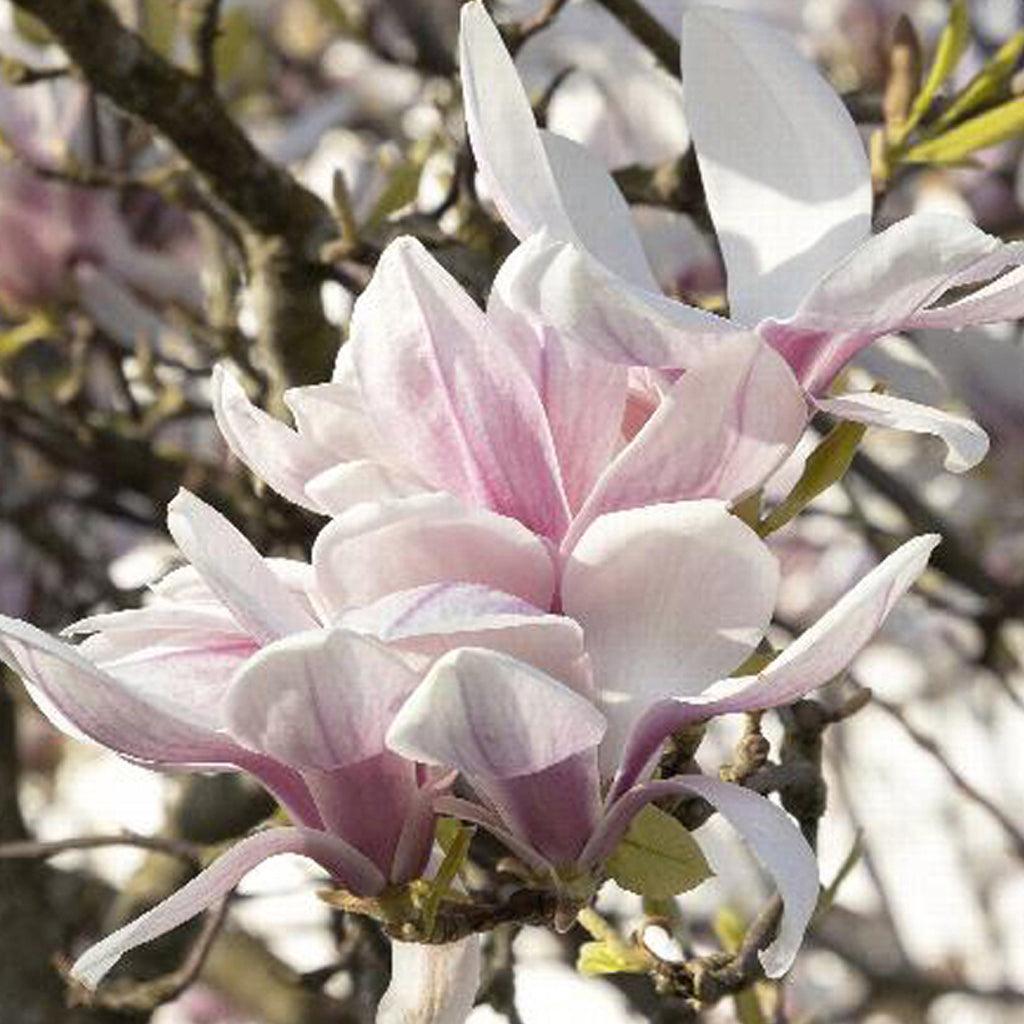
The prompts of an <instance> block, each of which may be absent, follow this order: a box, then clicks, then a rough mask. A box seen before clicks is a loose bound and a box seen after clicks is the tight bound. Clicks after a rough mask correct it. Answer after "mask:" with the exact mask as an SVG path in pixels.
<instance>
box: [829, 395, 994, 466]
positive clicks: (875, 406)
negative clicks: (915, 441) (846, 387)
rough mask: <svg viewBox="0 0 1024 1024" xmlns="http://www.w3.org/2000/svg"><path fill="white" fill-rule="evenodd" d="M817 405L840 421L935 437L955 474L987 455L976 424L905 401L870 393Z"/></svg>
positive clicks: (984, 439) (984, 438)
mask: <svg viewBox="0 0 1024 1024" xmlns="http://www.w3.org/2000/svg"><path fill="white" fill-rule="evenodd" d="M816 404H817V406H818V408H819V409H821V410H822V411H823V412H827V413H828V414H829V415H831V416H836V417H838V418H839V419H841V420H853V421H854V422H855V423H867V424H870V425H872V426H876V427H888V428H890V429H891V430H907V431H910V432H911V433H915V434H932V435H934V436H935V437H937V438H939V439H940V440H941V441H943V442H944V443H945V445H946V449H947V452H946V461H945V466H946V469H948V470H950V471H951V472H953V473H966V472H967V470H969V469H973V468H974V467H975V466H976V465H977V464H978V463H979V462H981V460H982V459H984V458H985V455H986V454H987V452H988V435H987V434H986V433H985V431H984V430H982V429H981V427H979V426H978V424H977V423H974V422H973V421H972V420H969V419H966V418H965V417H963V416H954V415H952V414H951V413H948V412H943V411H942V410H941V409H933V408H931V407H929V406H927V405H918V404H917V403H916V402H908V401H906V399H903V398H894V397H893V396H891V395H879V394H875V393H873V392H867V393H865V394H845V395H839V396H838V397H836V398H825V399H821V398H819V399H818V400H817V403H816Z"/></svg>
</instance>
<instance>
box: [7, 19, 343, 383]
mask: <svg viewBox="0 0 1024 1024" xmlns="http://www.w3.org/2000/svg"><path fill="white" fill-rule="evenodd" d="M16 5H17V6H18V7H19V8H20V9H21V10H23V11H26V12H27V13H29V14H31V15H34V16H35V17H36V18H38V19H39V20H40V21H41V22H42V23H43V24H44V25H45V26H46V27H47V28H48V29H49V30H50V32H52V33H53V35H54V37H55V38H56V39H57V40H58V42H59V43H60V44H61V45H62V46H63V47H64V49H65V51H66V52H67V54H68V56H69V57H70V59H71V60H72V61H73V63H74V64H75V65H76V67H77V68H78V70H79V71H80V72H81V74H82V75H83V76H84V78H85V79H86V80H87V81H88V83H89V84H90V86H92V87H93V88H94V89H96V90H97V91H98V92H100V93H101V94H103V95H104V96H106V97H107V98H108V99H110V100H111V101H113V102H114V103H115V104H116V105H117V106H118V107H120V108H121V109H122V110H123V111H125V112H126V113H127V114H130V115H132V116H133V117H136V118H139V119H140V120H142V121H144V122H145V123H146V124H148V125H151V126H152V127H153V128H155V129H157V130H158V131H159V132H160V133H161V134H163V135H164V136H166V137H167V139H168V140H169V141H170V142H171V143H172V144H173V145H174V147H175V148H176V149H177V150H178V152H179V153H181V155H182V156H183V157H184V158H185V160H186V161H187V162H188V164H189V166H190V167H191V168H192V169H193V170H194V171H195V172H196V173H197V175H198V176H199V178H200V180H201V182H202V183H203V185H204V186H205V188H206V189H207V190H208V191H209V192H210V194H211V195H212V196H214V197H216V199H217V200H218V201H219V202H220V203H221V204H223V205H224V206H225V207H226V208H227V209H228V210H229V211H230V212H231V213H232V214H233V215H234V216H235V217H236V218H237V219H238V221H239V222H240V224H241V226H242V231H241V234H242V236H243V240H244V242H245V246H246V252H247V255H248V262H249V270H250V273H251V275H252V277H253V279H254V283H255V284H256V291H257V294H258V295H259V296H260V300H259V305H260V307H261V312H262V314H263V315H262V319H261V339H260V340H261V346H262V349H263V355H264V358H265V360H266V361H267V362H268V364H269V367H268V369H269V370H270V372H271V374H272V376H273V378H274V383H275V386H276V390H278V391H280V390H281V389H282V388H283V387H286V386H289V385H292V384H298V383H312V382H319V381H322V380H324V379H326V378H327V376H329V370H330V364H331V359H332V357H333V353H334V349H335V348H336V346H337V338H336V335H335V331H334V329H333V328H332V326H331V325H330V324H329V323H328V321H327V319H326V317H325V315H324V310H323V307H322V304H321V301H320V283H321V274H320V272H319V269H318V267H317V263H318V261H319V252H320V248H321V247H322V245H323V244H324V243H325V242H327V241H328V240H329V239H330V238H331V237H332V236H333V235H334V234H335V226H334V222H333V219H332V217H331V214H330V211H329V210H328V209H327V207H326V206H325V205H324V204H323V203H322V202H321V201H320V200H319V199H318V198H317V197H316V196H315V195H314V194H313V193H312V192H310V191H309V190H308V189H306V188H304V187H303V186H302V185H301V184H300V183H299V182H298V181H296V180H295V178H294V177H292V176H291V175H290V174H289V173H288V171H287V170H285V169H284V168H283V167H280V166H278V165H277V164H275V163H274V162H273V161H271V160H269V159H267V157H265V156H264V155H263V154H262V153H261V152H260V151H259V150H258V149H257V148H256V147H255V146H254V145H253V144H252V142H251V141H250V140H249V138H248V137H247V136H246V135H245V133H244V132H243V131H242V130H241V129H240V128H239V126H238V125H237V123H236V122H235V121H234V120H233V119H232V118H231V116H230V115H229V114H228V113H227V111H226V109H225V108H224V106H223V105H222V104H221V103H220V102H218V101H217V100H216V98H215V97H213V96H212V95H211V92H210V90H209V89H208V88H207V87H206V85H205V83H204V81H203V79H202V78H201V77H199V76H196V75H193V74H190V73H189V72H187V71H184V70H182V69H180V68H178V67H175V66H174V65H173V64H170V63H169V62H168V61H166V60H165V59H164V58H163V57H161V56H160V54H158V53H157V52H156V51H155V50H154V49H152V47H150V46H149V45H148V44H147V43H146V41H145V40H144V39H143V38H142V37H141V36H140V35H138V34H137V33H136V32H133V31H132V30H131V29H129V28H127V27H126V26H125V25H123V24H122V23H121V21H120V20H119V19H118V18H117V15H116V14H115V13H114V12H113V10H112V9H111V8H110V7H109V6H108V5H107V4H105V3H103V2H102V0H16ZM213 6H215V5H213ZM204 38H205V37H204Z"/></svg>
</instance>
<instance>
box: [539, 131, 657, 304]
mask: <svg viewBox="0 0 1024 1024" xmlns="http://www.w3.org/2000/svg"><path fill="white" fill-rule="evenodd" d="M540 135H541V142H542V143H543V146H544V153H545V154H546V156H547V159H548V162H549V164H550V167H551V171H552V173H553V175H554V177H555V182H556V184H557V186H558V194H559V196H560V197H561V201H562V206H563V208H564V209H565V212H566V214H567V215H568V217H569V222H570V223H571V224H572V226H573V230H574V232H575V235H576V238H577V239H579V241H580V244H581V245H582V246H583V248H584V249H586V250H587V251H588V252H589V253H590V254H591V256H594V257H596V258H597V259H598V260H599V261H600V262H601V263H603V264H604V265H605V266H606V267H607V268H608V269H609V270H610V271H611V272H612V273H614V274H618V275H619V276H620V277H621V278H623V279H624V280H626V281H628V282H629V283H630V284H634V285H636V286H637V287H638V288H644V289H646V290H647V291H651V292H655V293H657V292H658V291H660V289H659V288H658V282H657V281H656V280H655V279H654V274H653V273H652V272H651V268H650V265H649V264H648V262H647V254H646V253H645V252H644V247H643V244H642V243H641V241H640V236H639V235H638V234H637V230H636V226H635V224H634V223H633V217H632V215H631V214H630V212H629V206H628V204H627V203H626V200H625V199H624V198H623V197H622V193H621V192H620V191H619V187H618V185H616V184H615V181H614V180H613V178H612V176H611V175H610V174H609V173H608V171H607V170H606V169H605V166H604V164H602V163H601V161H600V160H598V158H597V157H596V156H595V155H594V154H592V153H591V152H590V151H589V150H588V149H587V148H586V147H585V146H581V145H580V144H579V143H578V142H573V140H572V139H567V138H565V136H563V135H556V134H555V133H554V132H548V131H542V132H541V133H540ZM538 227H546V225H543V224H541V225H538Z"/></svg>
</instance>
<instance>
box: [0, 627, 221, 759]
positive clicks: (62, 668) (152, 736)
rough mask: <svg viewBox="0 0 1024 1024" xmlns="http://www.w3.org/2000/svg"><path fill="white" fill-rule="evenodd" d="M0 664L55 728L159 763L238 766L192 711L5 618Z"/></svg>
mask: <svg viewBox="0 0 1024 1024" xmlns="http://www.w3.org/2000/svg"><path fill="white" fill-rule="evenodd" d="M0 659H2V660H3V661H4V662H5V663H6V664H7V665H8V666H9V667H10V668H11V670H12V671H13V672H15V673H17V674H18V675H20V676H21V677H22V678H23V679H24V681H25V684H26V687H27V688H28V691H29V694H30V695H31V696H32V698H33V699H34V700H35V701H36V703H37V704H38V705H39V707H40V709H41V710H42V711H43V713H44V714H45V715H46V716H47V717H48V718H50V719H51V720H52V721H53V722H54V724H55V725H56V726H57V727H58V728H60V729H64V730H65V731H68V726H69V724H70V726H71V730H70V731H71V732H72V735H75V736H78V735H81V734H84V735H85V736H87V737H89V738H90V739H92V740H95V741H96V742H97V743H100V744H102V745H103V746H105V747H109V748H110V749H111V750H115V751H117V752H118V753H120V754H124V755H125V756H127V757H131V758H135V759H137V760H140V761H147V762H151V763H154V764H225V763H233V762H234V759H235V757H236V755H237V754H238V749H237V747H236V746H235V744H233V743H232V742H231V741H230V740H228V739H226V738H225V737H223V736H221V735H219V734H218V733H216V732H214V731H213V730H212V729H211V728H210V725H209V722H208V720H207V719H206V717H205V716H204V715H203V714H201V713H199V714H196V713H195V712H194V711H193V712H192V713H191V714H190V713H189V712H190V709H189V708H188V706H187V705H182V704H176V703H175V702H174V701H173V700H168V699H166V698H164V699H161V698H160V695H159V694H158V693H154V692H152V691H151V692H147V693H142V692H136V691H135V690H133V689H132V688H131V687H129V686H127V685H125V684H124V683H121V682H119V681H118V680H117V679H115V678H114V677H113V676H112V675H110V674H109V673H107V672H104V671H102V670H101V669H99V668H97V667H96V666H95V665H93V664H92V663H91V662H90V661H88V660H87V659H86V658H84V657H83V656H82V655H81V654H79V653H78V651H77V650H75V648H73V647H70V646H68V645H67V644H63V643H61V642H60V641H59V640H55V639H54V638H53V637H51V636H49V635H48V634H46V633H44V632H42V631H41V630H39V629H36V628H35V627H34V626H30V625H29V624H28V623H26V622H19V621H18V620H17V619H9V618H6V617H2V616H0Z"/></svg>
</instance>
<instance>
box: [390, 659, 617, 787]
mask: <svg viewBox="0 0 1024 1024" xmlns="http://www.w3.org/2000/svg"><path fill="white" fill-rule="evenodd" d="M604 729H605V723H604V717H603V716H602V715H601V713H600V712H599V711H598V710H597V708H595V707H594V706H593V704H591V703H590V701H588V700H586V699H585V698H583V697H581V696H580V695H579V694H577V693H574V692H573V691H572V690H570V689H569V688H568V687H566V686H563V685H562V684H561V683H559V682H557V681H556V680H554V679H552V678H551V677H550V676H548V675H546V674H545V673H543V672H540V671H538V670H537V669H534V668H531V667H530V666H529V665H525V664H524V663H522V662H520V661H517V660H516V659H515V658H511V657H509V656H508V655H505V654H499V653H497V652H495V651H487V650H484V649H482V648H474V647H464V648H461V649H460V650H457V651H452V652H451V653H450V654H446V655H445V656H444V657H443V658H441V659H440V660H439V661H437V662H436V663H435V665H434V667H433V668H432V669H431V670H430V672H429V673H428V674H427V677H426V678H425V679H424V681H423V682H422V683H421V684H420V686H419V688H418V689H417V690H416V691H415V692H414V693H413V694H412V696H411V697H410V698H409V699H408V700H407V701H406V702H405V705H404V706H403V707H402V710H401V711H400V712H399V713H398V717H397V718H396V719H395V721H394V723H393V725H392V726H391V729H390V730H389V732H388V737H387V743H388V746H389V747H390V748H391V749H392V750H394V751H396V752H398V753H400V754H402V755H403V756H405V757H408V758H410V759H412V760H416V761H422V762H424V763H426V764H440V765H445V766H450V767H453V768H457V769H459V771H462V772H465V773H466V774H467V775H470V776H479V777H483V778H492V779H506V778H512V777H517V776H521V775H529V774H532V773H535V772H539V771H543V770H544V769H545V768H549V767H551V766H552V765H555V764H557V763H559V762H561V761H564V760H565V759H566V758H569V757H572V756H573V755H574V754H577V753H581V752H583V751H587V750H592V749H593V748H595V747H596V746H597V744H598V743H599V742H600V741H601V737H602V735H603V734H604Z"/></svg>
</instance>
